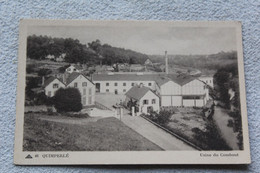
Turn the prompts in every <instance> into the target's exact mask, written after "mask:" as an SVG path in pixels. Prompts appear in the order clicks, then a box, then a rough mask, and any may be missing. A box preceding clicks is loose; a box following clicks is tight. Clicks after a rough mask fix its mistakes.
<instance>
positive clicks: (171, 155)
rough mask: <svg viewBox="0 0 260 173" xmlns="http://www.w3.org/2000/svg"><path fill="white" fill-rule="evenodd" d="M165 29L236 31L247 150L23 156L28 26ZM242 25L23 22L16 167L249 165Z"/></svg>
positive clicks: (15, 154) (152, 22)
mask: <svg viewBox="0 0 260 173" xmlns="http://www.w3.org/2000/svg"><path fill="white" fill-rule="evenodd" d="M111 24H116V25H131V26H133V25H149V26H151V25H154V26H156V25H158V24H160V26H162V25H166V26H174V27H235V28H236V39H237V53H238V66H239V86H240V102H241V115H242V129H243V142H244V150H238V151H115V152H114V151H113V152H112V151H104V152H100V151H91V152H90V151H80V152H70V151H69V152H58V151H55V152H47V151H46V152H24V151H23V150H22V144H23V124H24V98H25V75H26V74H25V73H26V72H25V69H26V68H25V67H26V45H27V44H26V42H27V29H28V27H29V26H34V25H36V26H89V25H100V26H102V25H103V26H104V25H111ZM242 50H243V49H242V32H241V23H240V22H236V21H186V22H184V21H174V22H173V21H90V20H38V19H24V20H21V21H20V30H19V54H18V80H17V101H16V128H15V147H14V164H17V165H67V164H69V165H72V164H75V165H83V164H84V165H107V164H117V165H122V164H249V163H251V159H250V147H249V136H248V120H247V107H246V92H245V78H244V65H243V51H242ZM214 153H217V154H219V157H213V156H212V157H202V156H201V154H212V155H213V154H214ZM221 153H224V154H228V153H233V154H238V156H237V157H234V156H230V157H221V156H220V155H221ZM28 154H31V155H35V154H38V155H39V157H38V158H34V159H25V157H26V156H27V155H28ZM48 154H64V155H63V156H65V155H66V154H68V157H59V158H57V157H54V158H53V157H51V158H50V157H45V158H43V156H49V155H48Z"/></svg>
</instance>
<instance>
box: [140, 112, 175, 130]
mask: <svg viewBox="0 0 260 173" xmlns="http://www.w3.org/2000/svg"><path fill="white" fill-rule="evenodd" d="M172 114H173V113H172V112H171V111H166V110H162V111H160V112H159V113H157V112H151V113H150V115H145V116H146V117H147V118H149V119H150V120H152V121H154V122H156V123H158V124H160V125H163V126H164V125H167V123H168V122H169V121H170V118H171V115H172Z"/></svg>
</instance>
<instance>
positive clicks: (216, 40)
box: [28, 23, 236, 55]
mask: <svg viewBox="0 0 260 173" xmlns="http://www.w3.org/2000/svg"><path fill="white" fill-rule="evenodd" d="M33 34H35V35H47V36H51V37H59V38H73V39H78V40H79V41H80V42H81V43H82V44H87V43H89V42H92V41H94V40H96V39H99V40H100V41H101V43H102V44H105V43H106V44H109V45H111V46H115V47H120V48H125V49H131V50H134V51H138V52H140V53H145V54H149V55H162V54H164V52H165V51H166V50H167V52H168V54H172V55H174V54H185V55H194V54H214V53H218V52H221V51H234V50H236V35H235V28H231V27H230V28H229V27H183V26H182V27H180V26H179V27H176V26H171V25H162V26H160V25H153V26H152V25H142V24H139V25H130V24H126V25H124V24H121V25H115V24H114V23H111V24H103V25H88V26H71V25H70V26H29V28H28V35H33Z"/></svg>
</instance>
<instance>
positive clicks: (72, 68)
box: [66, 64, 83, 73]
mask: <svg viewBox="0 0 260 173" xmlns="http://www.w3.org/2000/svg"><path fill="white" fill-rule="evenodd" d="M82 71H83V68H82V67H81V66H79V65H76V64H73V65H70V66H69V67H68V68H66V72H68V73H73V72H77V73H80V72H82Z"/></svg>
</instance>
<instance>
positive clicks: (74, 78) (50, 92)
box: [43, 73, 95, 106]
mask: <svg viewBox="0 0 260 173" xmlns="http://www.w3.org/2000/svg"><path fill="white" fill-rule="evenodd" d="M43 87H44V92H45V95H46V96H48V97H53V96H54V95H55V92H56V91H57V90H58V89H59V88H68V87H71V88H77V89H78V90H79V92H80V94H81V103H82V105H83V106H88V105H94V104H95V84H94V83H93V82H92V81H91V80H89V79H88V78H87V77H86V76H84V75H83V74H80V73H71V74H70V75H69V76H68V77H67V78H65V79H63V81H62V80H61V79H58V78H56V77H50V78H49V79H48V80H46V82H45V84H44V85H43Z"/></svg>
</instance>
